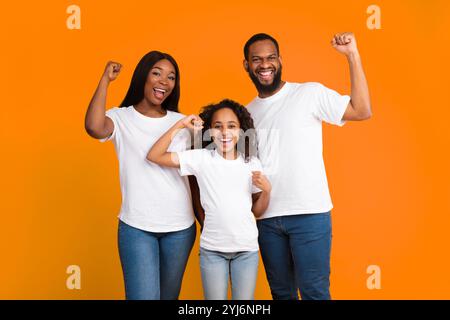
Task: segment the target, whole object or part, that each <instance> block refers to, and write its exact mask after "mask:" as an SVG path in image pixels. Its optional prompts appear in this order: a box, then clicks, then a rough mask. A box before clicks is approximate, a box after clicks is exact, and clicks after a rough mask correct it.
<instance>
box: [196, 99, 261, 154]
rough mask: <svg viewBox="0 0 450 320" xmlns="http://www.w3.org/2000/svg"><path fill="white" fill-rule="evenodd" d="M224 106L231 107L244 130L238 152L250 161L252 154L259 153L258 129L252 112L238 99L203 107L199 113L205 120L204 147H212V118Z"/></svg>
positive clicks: (225, 100) (203, 130)
mask: <svg viewBox="0 0 450 320" xmlns="http://www.w3.org/2000/svg"><path fill="white" fill-rule="evenodd" d="M223 108H228V109H231V110H232V111H233V112H234V114H235V115H236V117H237V118H238V120H239V124H240V129H241V130H242V131H241V133H240V143H239V142H238V145H237V147H238V152H240V153H241V154H242V155H243V156H244V159H245V162H248V161H249V160H250V158H251V157H252V156H256V154H257V141H256V131H255V126H254V124H253V118H252V117H251V115H250V112H248V110H247V108H245V107H244V106H243V105H241V104H240V103H238V102H236V101H233V100H230V99H224V100H222V101H220V102H219V103H217V104H210V105H207V106H205V107H203V109H202V112H201V113H200V115H199V116H200V118H201V119H202V120H203V129H202V137H203V139H202V146H203V148H207V147H209V148H210V147H211V142H210V140H209V138H210V129H211V124H212V123H211V122H212V118H213V115H214V113H215V112H216V111H218V110H220V109H223ZM242 133H244V135H242ZM242 139H244V140H242ZM242 149H244V150H242Z"/></svg>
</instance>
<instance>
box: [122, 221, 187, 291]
mask: <svg viewBox="0 0 450 320" xmlns="http://www.w3.org/2000/svg"><path fill="white" fill-rule="evenodd" d="M195 235H196V227H195V223H194V224H193V225H192V226H191V227H189V228H187V229H184V230H181V231H175V232H165V233H155V232H148V231H144V230H140V229H137V228H134V227H131V226H129V225H127V224H126V223H124V222H122V221H120V220H119V231H118V245H119V255H120V261H121V264H122V271H123V277H124V281H125V296H126V299H127V300H159V299H161V300H176V299H178V296H179V294H180V289H181V282H182V280H183V274H184V270H185V268H186V265H187V261H188V258H189V254H190V252H191V249H192V246H193V244H194V241H195Z"/></svg>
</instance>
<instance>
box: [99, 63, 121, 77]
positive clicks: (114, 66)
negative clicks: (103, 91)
mask: <svg viewBox="0 0 450 320" xmlns="http://www.w3.org/2000/svg"><path fill="white" fill-rule="evenodd" d="M121 69H122V65H121V64H120V63H118V62H113V61H109V62H108V63H107V64H106V67H105V71H104V72H103V78H105V79H107V80H108V81H114V80H116V78H117V76H118V75H119V73H120V70H121Z"/></svg>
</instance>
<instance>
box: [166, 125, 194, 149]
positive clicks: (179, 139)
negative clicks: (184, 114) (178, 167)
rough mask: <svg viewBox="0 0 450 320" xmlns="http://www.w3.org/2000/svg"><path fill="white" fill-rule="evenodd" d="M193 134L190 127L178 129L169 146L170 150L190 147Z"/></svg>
mask: <svg viewBox="0 0 450 320" xmlns="http://www.w3.org/2000/svg"><path fill="white" fill-rule="evenodd" d="M190 145H191V134H190V132H189V130H188V129H186V128H185V129H182V130H180V131H178V133H177V134H176V136H175V137H174V138H173V139H172V142H171V143H170V146H169V148H168V149H167V151H169V152H177V151H185V150H188V149H190Z"/></svg>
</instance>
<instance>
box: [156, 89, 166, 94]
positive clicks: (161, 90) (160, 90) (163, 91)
mask: <svg viewBox="0 0 450 320" xmlns="http://www.w3.org/2000/svg"><path fill="white" fill-rule="evenodd" d="M154 90H155V91H159V92H162V93H166V90H164V89H159V88H155V89H154Z"/></svg>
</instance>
